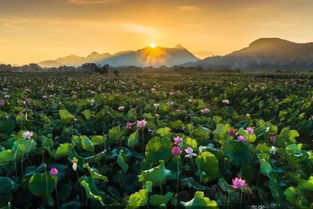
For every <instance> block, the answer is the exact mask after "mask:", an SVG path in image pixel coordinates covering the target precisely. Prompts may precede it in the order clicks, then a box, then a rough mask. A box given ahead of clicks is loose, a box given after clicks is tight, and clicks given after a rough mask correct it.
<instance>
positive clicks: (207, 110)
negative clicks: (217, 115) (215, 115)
mask: <svg viewBox="0 0 313 209" xmlns="http://www.w3.org/2000/svg"><path fill="white" fill-rule="evenodd" d="M201 112H202V113H204V114H207V113H209V112H211V110H210V109H209V108H208V107H205V108H203V109H202V110H201Z"/></svg>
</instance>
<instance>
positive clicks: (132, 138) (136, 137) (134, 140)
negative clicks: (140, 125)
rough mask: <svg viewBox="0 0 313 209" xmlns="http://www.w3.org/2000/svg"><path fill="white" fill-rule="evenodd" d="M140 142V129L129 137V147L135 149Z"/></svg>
mask: <svg viewBox="0 0 313 209" xmlns="http://www.w3.org/2000/svg"><path fill="white" fill-rule="evenodd" d="M138 142H139V134H138V129H137V130H136V131H135V132H134V133H132V134H131V135H130V136H129V137H128V139H127V145H128V146H129V147H134V146H136V145H137V144H138Z"/></svg>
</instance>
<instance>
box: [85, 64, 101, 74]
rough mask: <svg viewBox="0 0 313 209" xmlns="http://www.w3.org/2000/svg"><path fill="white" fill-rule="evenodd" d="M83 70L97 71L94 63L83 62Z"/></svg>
mask: <svg viewBox="0 0 313 209" xmlns="http://www.w3.org/2000/svg"><path fill="white" fill-rule="evenodd" d="M82 69H83V70H84V71H92V72H97V69H98V66H97V65H96V64H95V63H85V64H83V65H82Z"/></svg>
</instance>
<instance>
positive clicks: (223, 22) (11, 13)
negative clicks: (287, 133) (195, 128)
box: [0, 0, 313, 64]
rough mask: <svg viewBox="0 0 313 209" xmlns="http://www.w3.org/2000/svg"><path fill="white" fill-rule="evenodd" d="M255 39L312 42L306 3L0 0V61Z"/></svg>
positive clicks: (310, 6) (217, 48)
mask: <svg viewBox="0 0 313 209" xmlns="http://www.w3.org/2000/svg"><path fill="white" fill-rule="evenodd" d="M261 37H280V38H283V39H288V40H291V41H295V42H310V41H313V0H159V1H156V0H0V63H1V62H4V63H11V64H25V63H30V62H39V61H42V60H46V59H55V58H57V57H60V56H66V55H70V54H75V55H79V56H86V55H88V54H90V53H91V52H92V51H97V52H99V53H104V52H109V53H116V52H118V51H121V50H134V49H139V48H143V47H145V46H147V45H149V44H150V43H151V42H154V43H156V44H157V45H158V46H166V47H174V46H175V45H177V44H182V45H183V46H184V47H186V48H187V49H189V50H190V51H191V52H193V53H194V54H195V55H197V56H198V57H201V58H203V57H207V56H210V55H216V54H225V53H229V52H231V51H234V50H237V49H240V48H243V47H245V46H247V45H248V44H249V43H250V42H252V41H254V40H255V39H258V38H261Z"/></svg>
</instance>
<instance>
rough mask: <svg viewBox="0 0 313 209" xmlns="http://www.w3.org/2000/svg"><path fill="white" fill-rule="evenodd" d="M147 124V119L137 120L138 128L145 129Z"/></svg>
mask: <svg viewBox="0 0 313 209" xmlns="http://www.w3.org/2000/svg"><path fill="white" fill-rule="evenodd" d="M146 124H147V121H146V120H145V119H143V120H137V122H136V126H137V128H143V127H145V126H146Z"/></svg>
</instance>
